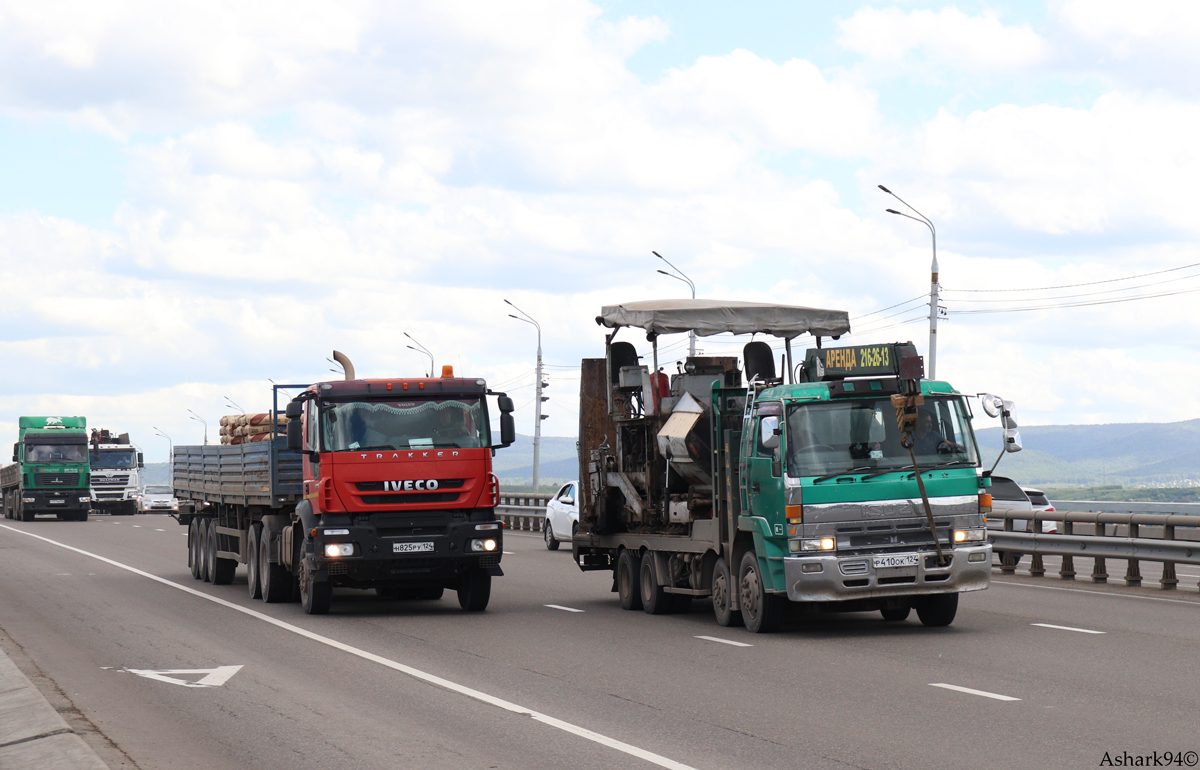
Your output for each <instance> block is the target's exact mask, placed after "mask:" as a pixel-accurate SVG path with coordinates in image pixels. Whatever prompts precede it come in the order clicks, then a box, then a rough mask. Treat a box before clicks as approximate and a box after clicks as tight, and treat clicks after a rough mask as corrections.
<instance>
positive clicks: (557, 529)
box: [545, 481, 579, 551]
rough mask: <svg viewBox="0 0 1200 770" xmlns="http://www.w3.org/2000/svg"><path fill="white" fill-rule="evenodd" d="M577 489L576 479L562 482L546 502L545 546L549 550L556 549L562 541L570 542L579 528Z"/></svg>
mask: <svg viewBox="0 0 1200 770" xmlns="http://www.w3.org/2000/svg"><path fill="white" fill-rule="evenodd" d="M578 489H579V482H578V481H572V482H570V483H569V484H564V485H563V488H562V489H560V490H558V494H556V495H555V496H554V497H553V498H552V499H551V500H550V502H548V503H546V532H545V535H546V548H548V549H549V550H551V551H557V550H558V544H559V543H560V542H562V541H566V542H568V543H569V542H571V540H572V538H574V537H575V533H576V532H577V531H578V530H579V502H578V500H577V499H576V497H577V490H578Z"/></svg>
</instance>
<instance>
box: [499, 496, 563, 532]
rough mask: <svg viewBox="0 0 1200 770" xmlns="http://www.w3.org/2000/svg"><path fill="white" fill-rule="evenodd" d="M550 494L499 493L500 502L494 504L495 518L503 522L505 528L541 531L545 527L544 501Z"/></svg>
mask: <svg viewBox="0 0 1200 770" xmlns="http://www.w3.org/2000/svg"><path fill="white" fill-rule="evenodd" d="M552 497H554V495H552V494H546V493H533V492H520V493H515V494H504V493H503V492H501V493H500V504H499V505H497V506H496V518H497V519H500V521H502V522H504V526H505V528H506V529H518V530H526V531H529V532H542V531H543V530H544V529H545V527H546V503H548V502H549V501H550V498H552Z"/></svg>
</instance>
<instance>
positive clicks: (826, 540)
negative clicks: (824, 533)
mask: <svg viewBox="0 0 1200 770" xmlns="http://www.w3.org/2000/svg"><path fill="white" fill-rule="evenodd" d="M835 548H837V543H836V542H834V539H833V538H832V537H819V538H815V539H813V540H801V541H800V550H801V551H832V550H834V549H835Z"/></svg>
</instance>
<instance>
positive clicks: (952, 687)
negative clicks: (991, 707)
mask: <svg viewBox="0 0 1200 770" xmlns="http://www.w3.org/2000/svg"><path fill="white" fill-rule="evenodd" d="M929 686H930V687H944V688H945V689H947V690H954V691H955V692H965V693H966V694H967V695H982V696H983V697H985V698H995V699H996V700H1021V699H1020V698H1014V697H1012V696H1010V695H997V694H996V693H994V692H986V691H984V690H972V689H971V688H970V687H959V686H958V685H956V684H941V683H938V684H934V683H933V682H930V683H929Z"/></svg>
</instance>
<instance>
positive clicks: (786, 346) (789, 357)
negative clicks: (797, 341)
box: [783, 337, 796, 385]
mask: <svg viewBox="0 0 1200 770" xmlns="http://www.w3.org/2000/svg"><path fill="white" fill-rule="evenodd" d="M783 346H784V349H785V350H786V351H787V384H788V385H795V384H796V383H794V382H792V338H791V337H784V338H783Z"/></svg>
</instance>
